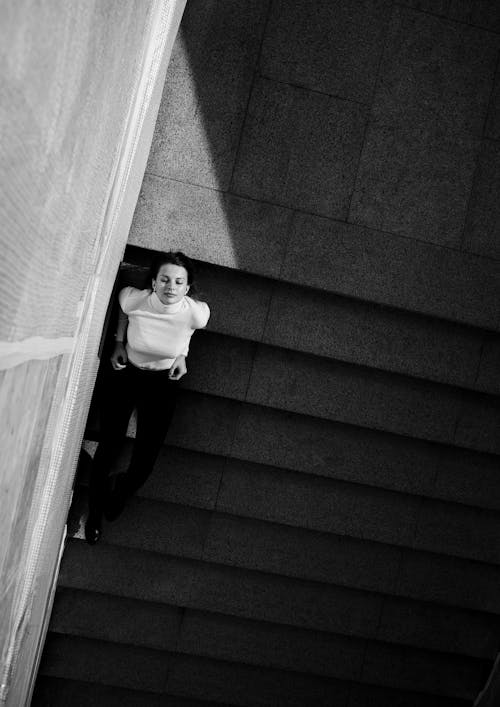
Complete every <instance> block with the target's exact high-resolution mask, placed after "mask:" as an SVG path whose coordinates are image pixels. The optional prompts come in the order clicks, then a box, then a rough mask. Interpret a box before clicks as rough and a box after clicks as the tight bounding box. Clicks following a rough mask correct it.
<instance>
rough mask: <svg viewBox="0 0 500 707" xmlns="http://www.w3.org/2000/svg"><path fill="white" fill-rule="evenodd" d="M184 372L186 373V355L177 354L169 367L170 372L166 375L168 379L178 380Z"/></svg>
mask: <svg viewBox="0 0 500 707" xmlns="http://www.w3.org/2000/svg"><path fill="white" fill-rule="evenodd" d="M186 373H187V366H186V357H185V356H177V358H176V359H175V361H174V362H173V364H172V367H171V368H170V373H169V374H168V377H169V378H170V380H174V381H178V380H179V379H180V378H182V376H184V375H185V374H186Z"/></svg>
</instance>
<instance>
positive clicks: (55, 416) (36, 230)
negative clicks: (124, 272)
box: [0, 0, 185, 707]
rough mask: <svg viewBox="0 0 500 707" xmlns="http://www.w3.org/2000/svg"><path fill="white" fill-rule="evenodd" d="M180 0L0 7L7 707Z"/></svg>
mask: <svg viewBox="0 0 500 707" xmlns="http://www.w3.org/2000/svg"><path fill="white" fill-rule="evenodd" d="M184 4H185V3H184V2H162V1H159V2H153V1H152V2H141V3H137V2H132V1H130V2H121V0H120V1H116V2H115V1H111V2H105V3H103V2H98V1H96V2H94V1H93V0H91V1H90V2H73V3H65V2H48V3H47V2H45V3H38V2H31V0H21V1H19V2H17V1H16V2H6V3H2V8H1V10H0V15H1V19H0V26H1V30H0V32H1V41H0V57H1V62H2V76H1V79H0V95H1V113H0V117H1V130H0V133H1V137H0V156H1V160H0V162H1V167H0V180H1V184H2V202H1V205H0V223H1V231H0V244H1V248H2V261H1V270H2V274H1V277H0V295H1V299H2V310H1V314H0V338H1V341H0V381H1V389H0V409H1V417H2V425H1V427H0V445H1V454H2V458H1V464H0V503H1V508H0V536H1V538H2V541H1V549H0V596H1V604H2V610H1V612H0V656H1V661H0V663H1V668H0V700H1V701H2V704H4V703H6V704H8V705H15V706H16V707H19V706H20V705H22V704H25V701H26V700H28V699H29V694H30V689H31V688H32V685H33V681H34V675H35V672H36V661H37V658H39V649H40V642H41V641H42V640H43V637H44V629H45V628H46V621H47V613H48V609H49V605H50V603H51V601H52V598H53V589H54V586H53V585H54V581H55V578H56V575H57V568H58V562H59V559H60V552H61V547H62V542H63V539H64V532H65V531H64V527H65V522H66V517H67V511H68V507H69V502H70V495H71V491H72V485H73V477H74V472H75V468H76V462H77V459H78V454H79V451H80V446H81V440H82V436H83V431H84V426H85V420H86V416H87V411H88V407H89V403H90V398H91V394H92V388H93V384H94V380H95V375H96V370H97V363H98V359H97V349H98V345H99V340H100V336H101V330H102V324H103V320H104V315H105V312H106V308H107V304H108V299H109V296H110V292H111V289H112V287H113V283H114V279H115V275H116V271H117V268H118V265H119V261H120V258H121V256H122V254H123V250H124V247H125V242H126V238H127V234H128V229H129V227H130V221H131V217H132V211H133V208H134V206H135V203H136V200H137V194H138V191H139V185H140V182H141V180H142V177H143V174H144V167H145V160H146V156H147V154H148V151H149V147H150V143H151V137H152V129H153V125H154V121H155V118H156V112H157V109H158V104H159V99H160V93H161V87H162V86H163V82H164V77H165V72H166V64H167V62H168V57H169V50H170V48H171V45H172V43H173V39H174V37H175V34H176V31H177V27H178V23H179V21H180V16H181V14H182V10H183V7H184ZM169 41H170V44H169Z"/></svg>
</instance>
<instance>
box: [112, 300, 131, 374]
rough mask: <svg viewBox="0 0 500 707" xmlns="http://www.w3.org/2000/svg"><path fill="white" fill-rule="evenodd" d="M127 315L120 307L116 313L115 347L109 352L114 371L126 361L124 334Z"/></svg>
mask: <svg viewBox="0 0 500 707" xmlns="http://www.w3.org/2000/svg"><path fill="white" fill-rule="evenodd" d="M127 326H128V317H127V315H126V314H125V312H124V311H123V310H122V309H120V313H119V315H118V325H117V327H116V334H115V348H114V349H113V353H112V354H111V365H112V366H113V368H114V369H115V371H121V370H122V368H125V366H126V365H127V361H128V356H127V350H126V348H125V335H126V333H127Z"/></svg>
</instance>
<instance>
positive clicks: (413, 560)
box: [33, 247, 500, 707]
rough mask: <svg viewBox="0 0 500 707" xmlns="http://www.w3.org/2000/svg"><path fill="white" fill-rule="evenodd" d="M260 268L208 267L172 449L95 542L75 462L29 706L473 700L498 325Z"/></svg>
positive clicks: (496, 570)
mask: <svg viewBox="0 0 500 707" xmlns="http://www.w3.org/2000/svg"><path fill="white" fill-rule="evenodd" d="M149 258H150V251H146V250H144V249H141V248H137V247H129V248H128V251H127V254H126V259H127V261H128V262H131V263H135V264H136V265H144V264H145V263H146V262H147V261H148V259H149ZM304 268H305V266H304ZM249 270H250V271H246V272H244V271H243V269H242V270H239V271H238V270H236V269H230V268H227V267H222V266H221V265H220V264H217V263H214V262H212V263H209V262H200V263H199V275H198V278H199V283H200V289H201V293H200V296H201V298H202V299H206V300H207V301H208V302H209V303H210V305H211V309H212V318H211V321H210V325H209V329H208V331H203V332H198V333H197V334H196V335H195V336H194V337H193V341H192V346H191V352H190V356H189V361H188V363H189V375H188V377H186V379H185V388H186V391H185V394H184V396H183V399H182V401H181V403H180V405H179V408H178V411H177V413H176V417H175V420H174V424H173V427H172V429H171V431H170V432H169V435H168V438H167V444H166V445H165V447H164V450H163V452H162V455H161V457H160V459H159V461H158V463H157V466H156V468H155V471H154V473H153V475H152V477H151V478H150V480H149V481H148V483H147V485H146V486H145V487H144V488H143V489H141V491H140V493H139V495H138V496H137V498H135V499H134V500H133V502H132V503H131V504H130V506H129V507H128V508H127V510H126V512H125V513H124V515H123V516H122V517H121V518H120V519H119V520H118V521H117V522H115V523H114V524H107V525H106V526H105V529H104V537H103V540H102V541H101V542H100V543H99V544H98V545H97V546H95V547H89V546H88V545H86V544H85V542H84V541H83V540H82V528H81V516H82V512H83V509H84V507H85V494H86V486H85V482H86V478H85V477H86V469H85V464H82V471H81V474H80V479H79V485H78V488H77V490H76V494H75V500H74V504H73V509H72V514H71V517H70V521H69V528H70V534H72V535H73V537H72V538H71V539H70V541H69V543H68V546H67V549H66V552H65V556H64V558H63V564H62V570H61V575H60V580H59V588H58V592H57V596H56V601H55V606H54V611H53V616H52V621H51V625H50V632H49V635H48V638H47V643H46V647H45V652H44V656H43V660H42V664H41V667H40V672H39V679H38V683H37V687H36V691H35V696H34V700H33V705H34V706H35V707H40V706H42V705H44V706H46V707H49V706H54V707H56V706H57V707H58V706H59V705H71V706H72V707H79V705H82V706H83V705H85V706H88V705H92V706H96V707H97V706H100V705H103V706H106V707H112V706H113V705H115V704H116V705H131V706H132V705H133V706H134V707H142V705H144V706H146V705H147V706H148V707H149V706H150V705H169V706H170V705H172V706H173V705H175V706H179V707H180V706H181V705H182V706H186V707H187V706H191V705H192V706H193V707H194V705H200V707H201V706H202V705H219V706H223V705H241V706H243V707H264V706H266V707H267V706H271V705H273V706H275V705H280V706H283V707H284V706H287V707H288V706H297V707H304V706H305V707H309V706H311V707H313V706H322V705H324V706H328V707H337V706H339V707H368V706H370V707H388V706H391V707H396V706H401V707H403V706H404V707H434V706H436V707H437V706H439V707H460V706H462V705H463V706H465V705H470V704H471V702H472V700H473V698H474V697H475V696H476V695H477V693H478V692H479V691H480V689H481V687H482V686H483V684H484V682H485V680H486V677H487V675H488V671H489V669H490V667H491V664H492V661H493V659H494V658H495V655H496V652H497V651H498V648H499V643H500V640H499V639H500V593H499V591H498V588H499V586H500V542H499V539H498V538H499V532H498V528H499V523H498V521H499V519H500V513H499V510H500V483H499V473H500V470H499V466H498V459H499V458H498V455H499V454H500V438H499V436H498V430H499V420H500V415H499V404H498V400H499V399H498V393H499V392H500V378H499V377H498V375H497V374H498V367H497V364H496V363H495V360H496V359H495V356H494V355H493V354H494V352H495V351H498V350H499V344H500V337H499V336H498V334H495V333H493V332H492V331H489V330H487V329H484V330H482V329H479V328H477V327H472V326H470V325H469V324H468V323H465V322H464V323H459V322H456V321H455V322H452V321H449V320H446V319H445V318H444V317H443V315H442V312H439V311H438V308H439V306H441V305H442V303H441V304H440V303H439V302H437V300H436V302H437V304H436V303H435V304H436V306H435V309H436V315H435V316H430V315H429V314H425V315H424V314H422V313H421V312H418V311H415V310H416V309H417V307H410V306H409V307H408V309H407V310H401V309H399V310H398V309H395V308H391V307H389V306H384V305H382V304H376V303H374V301H373V300H374V299H375V296H373V297H372V298H369V297H367V299H366V300H359V299H358V300H355V299H352V298H349V297H347V296H342V295H339V294H335V293H333V292H331V291H329V289H328V282H327V280H326V278H325V279H323V281H322V286H318V283H315V282H311V280H312V278H311V277H308V276H307V270H306V268H305V272H306V275H305V276H304V277H303V278H301V277H292V276H290V275H287V274H286V272H285V273H282V274H275V275H274V276H273V277H264V276H262V274H259V272H257V271H255V270H256V269H255V268H254V272H252V271H251V270H252V269H251V268H249ZM306 285H307V286H306ZM311 285H314V286H311ZM379 299H380V297H379ZM427 304H428V305H429V307H432V306H433V301H432V298H431V297H429V298H428V300H427ZM448 319H450V318H448ZM131 434H133V429H131ZM92 446H93V442H92V440H89V441H87V442H86V449H87V451H88V452H90V453H91V452H92Z"/></svg>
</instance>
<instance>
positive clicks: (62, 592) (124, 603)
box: [51, 587, 500, 660]
mask: <svg viewBox="0 0 500 707" xmlns="http://www.w3.org/2000/svg"><path fill="white" fill-rule="evenodd" d="M185 612H187V613H193V612H194V613H209V612H206V611H205V612H201V611H200V610H198V609H186V608H185V607H181V606H170V605H167V604H161V603H154V602H149V601H144V600H139V599H129V598H127V597H120V596H116V595H112V594H100V593H98V592H90V591H85V590H82V589H69V588H65V587H59V589H58V591H57V593H56V597H55V602H54V611H53V614H52V619H51V629H52V630H53V631H54V632H56V633H66V634H72V635H75V636H82V637H85V636H88V637H91V638H95V639H100V640H104V641H113V642H118V643H132V644H134V645H138V646H143V647H148V648H156V649H161V650H170V651H173V650H174V649H175V646H176V645H177V641H178V638H179V633H180V626H181V621H182V616H183V615H184V613H185ZM224 616H226V619H227V620H229V619H231V618H233V619H235V620H236V619H237V618H238V617H231V616H230V615H229V614H224ZM240 618H242V617H240ZM243 618H244V617H243ZM246 620H247V621H249V622H252V623H253V622H254V619H253V618H252V617H250V618H247V619H246ZM257 620H259V619H257ZM259 621H260V622H261V623H262V620H259ZM265 624H266V625H269V626H270V627H274V630H275V631H281V628H279V627H280V626H281V627H283V626H284V627H285V628H284V629H283V631H285V630H286V627H287V626H289V627H290V629H293V630H294V631H295V633H296V634H301V633H303V634H304V635H311V636H312V635H316V634H317V633H318V631H321V633H326V634H328V633H329V632H328V631H325V630H323V629H321V628H319V629H318V628H311V627H305V628H300V627H296V626H293V625H292V624H286V623H285V624H276V623H273V622H270V621H265ZM499 626H500V620H499V619H498V617H494V616H491V615H487V614H480V613H477V612H467V611H464V610H459V609H444V607H436V606H432V605H429V604H424V603H418V602H414V601H410V600H405V599H398V598H395V597H390V596H387V597H385V601H384V605H383V609H382V614H381V617H380V624H379V627H378V629H377V631H376V633H375V634H372V635H371V636H367V635H366V632H365V633H363V632H361V633H360V634H355V633H352V631H351V632H349V633H345V634H340V633H338V634H336V635H337V638H339V637H341V636H342V635H344V637H345V638H346V639H348V638H352V639H357V640H364V639H366V640H371V639H376V640H377V641H381V642H383V643H385V644H396V645H402V646H406V647H408V648H415V649H421V650H423V651H427V652H431V653H432V654H434V653H438V654H443V655H444V654H449V655H458V656H468V657H470V658H475V659H482V660H492V659H493V658H494V657H495V655H496V652H497V645H498V629H499ZM431 628H434V632H432V631H431V630H430V629H431ZM347 630H348V631H349V627H347ZM325 640H326V639H325Z"/></svg>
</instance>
